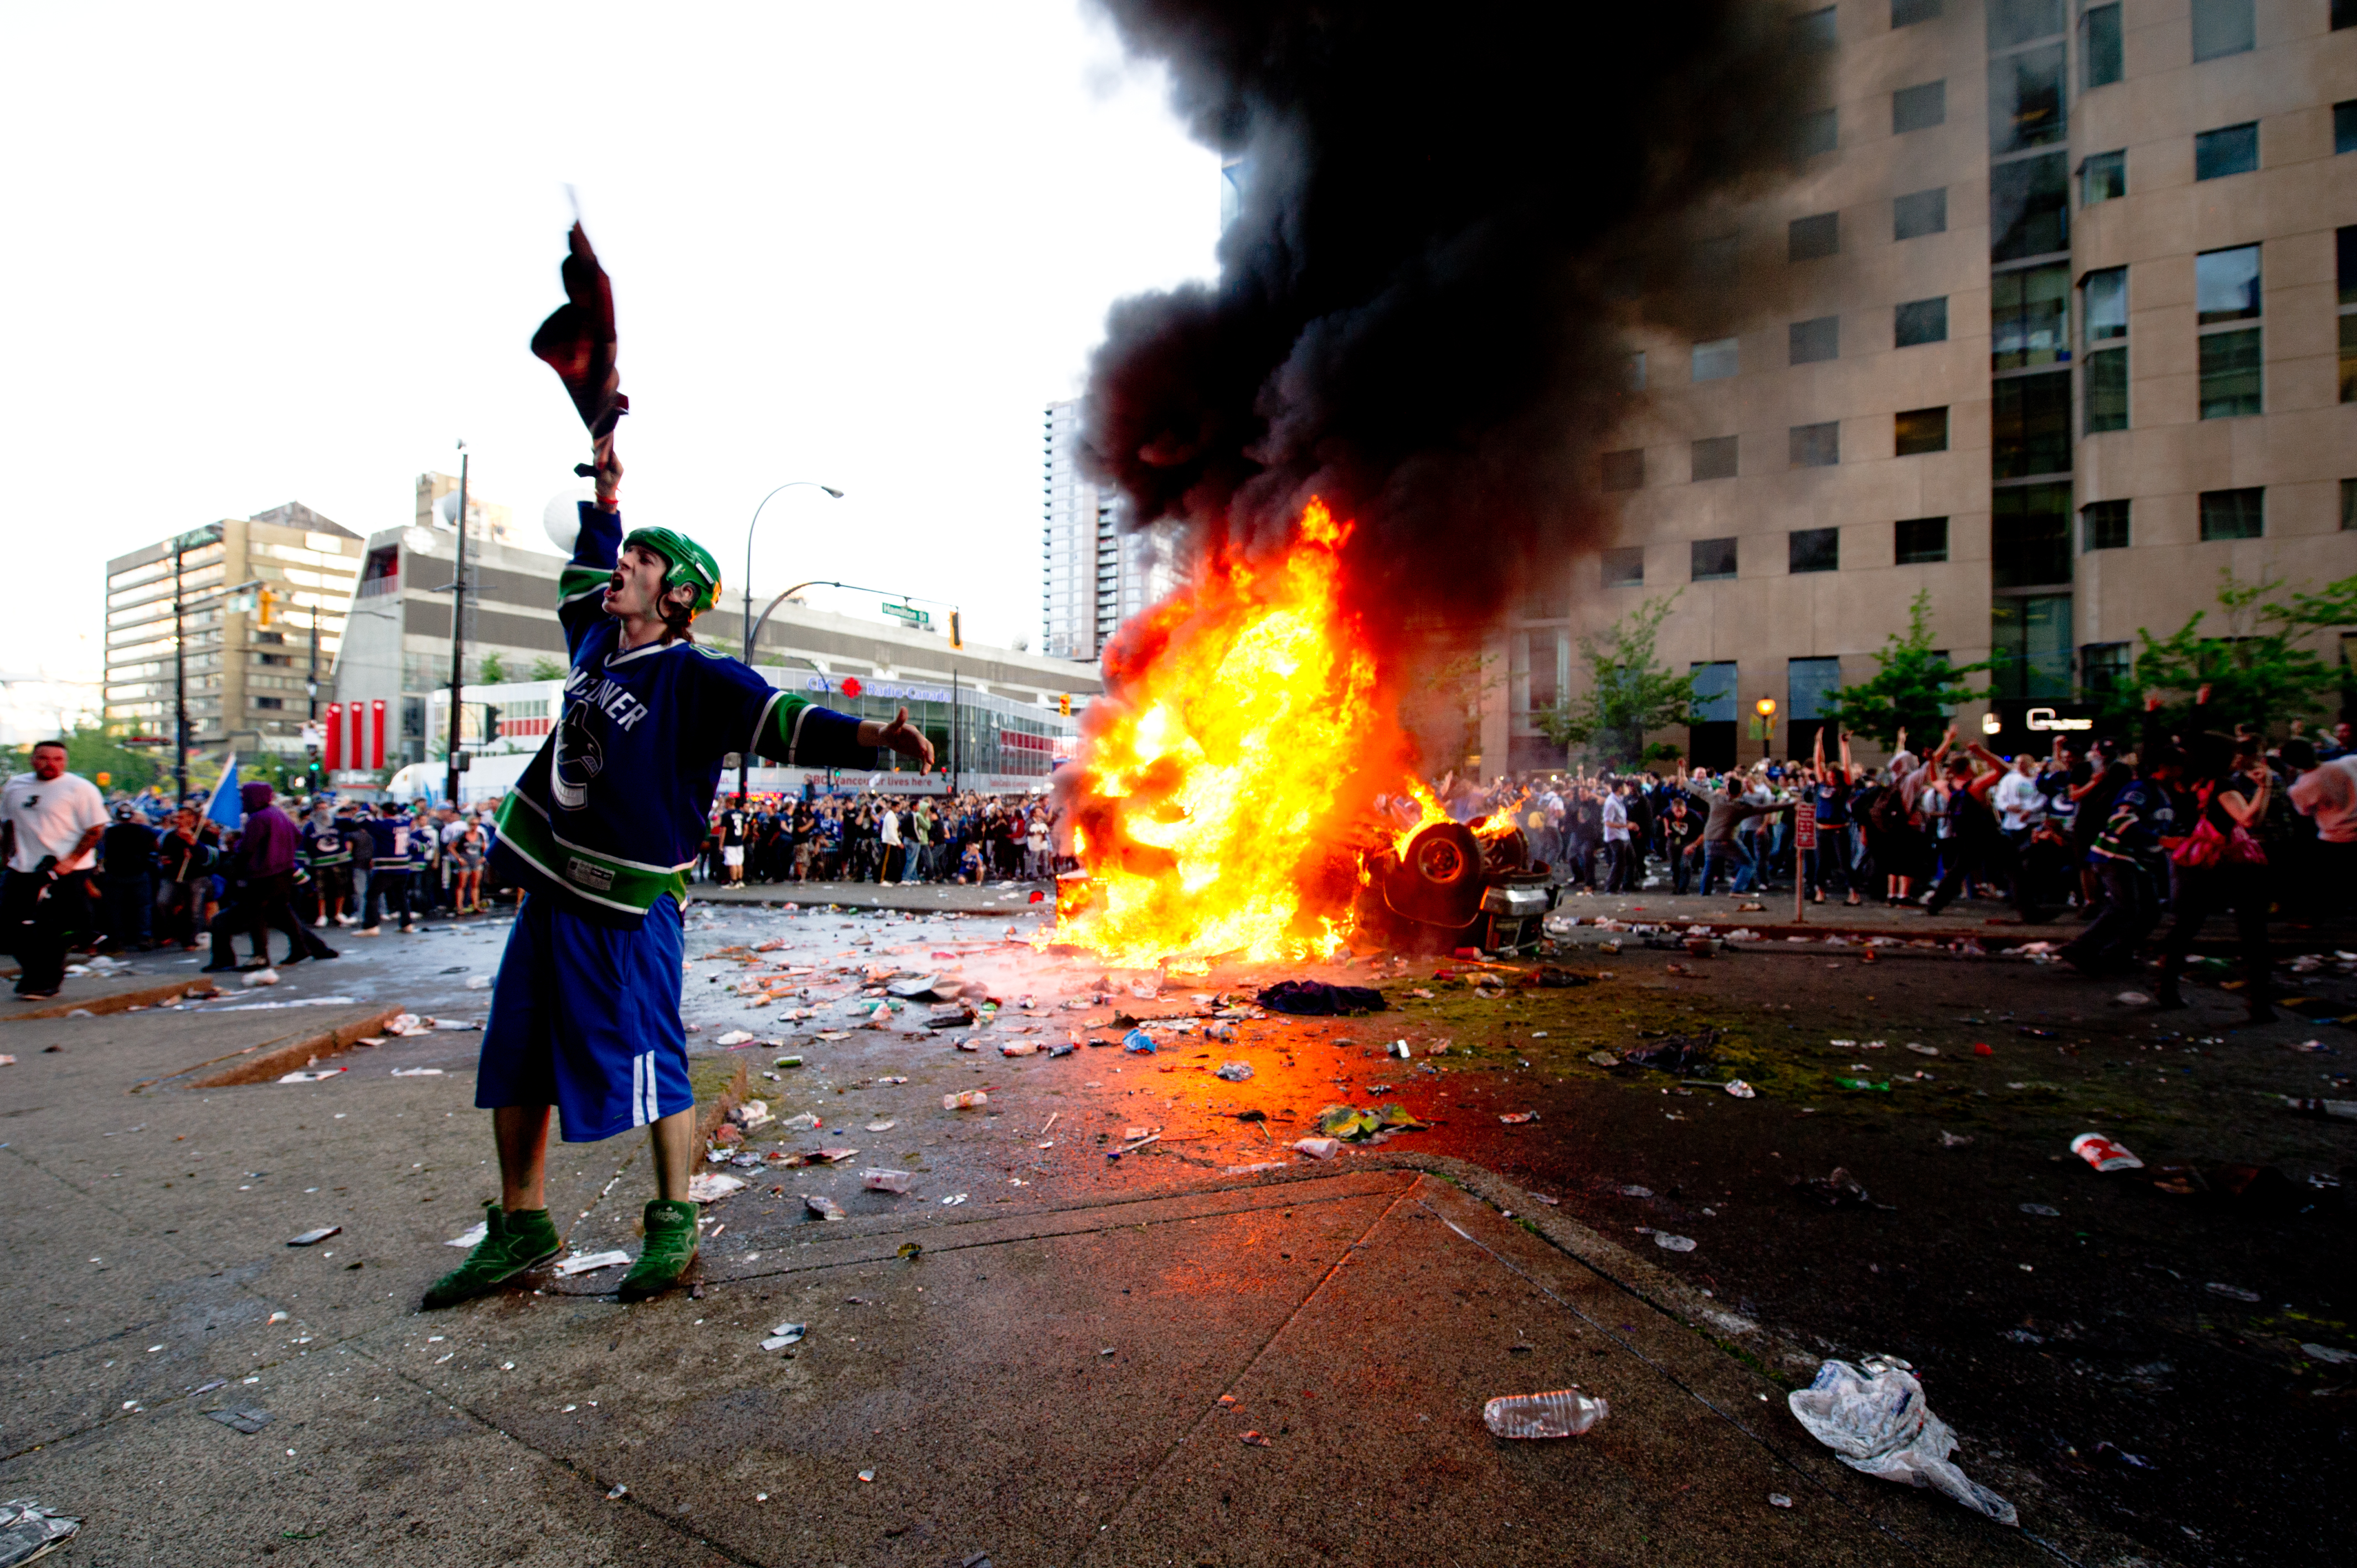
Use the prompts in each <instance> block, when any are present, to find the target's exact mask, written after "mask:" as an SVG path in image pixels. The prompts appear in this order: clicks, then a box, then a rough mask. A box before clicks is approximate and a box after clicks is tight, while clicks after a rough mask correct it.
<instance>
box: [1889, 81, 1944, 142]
mask: <svg viewBox="0 0 2357 1568" xmlns="http://www.w3.org/2000/svg"><path fill="white" fill-rule="evenodd" d="M1947 118H1948V84H1947V83H1946V82H1945V81H1927V82H1924V83H1922V84H1921V85H1920V86H1916V87H1902V88H1900V90H1899V91H1896V92H1894V93H1892V94H1891V95H1890V134H1892V135H1894V136H1903V135H1905V134H1907V133H1908V132H1910V131H1928V130H1930V129H1931V128H1932V126H1934V125H1939V124H1945V123H1946V122H1947Z"/></svg>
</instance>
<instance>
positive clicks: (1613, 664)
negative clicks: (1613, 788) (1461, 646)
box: [1531, 589, 1695, 767]
mask: <svg viewBox="0 0 2357 1568" xmlns="http://www.w3.org/2000/svg"><path fill="white" fill-rule="evenodd" d="M1679 592H1680V593H1683V592H1684V589H1680V590H1679ZM1677 600H1678V595H1677V594H1671V595H1669V596H1666V597H1664V598H1658V599H1647V600H1646V601H1645V602H1644V603H1643V604H1641V605H1640V606H1638V607H1636V608H1635V609H1633V610H1631V611H1630V612H1629V613H1628V614H1627V615H1625V616H1622V617H1621V618H1620V619H1619V620H1616V621H1614V622H1613V623H1612V624H1611V625H1610V626H1609V627H1607V628H1605V629H1604V632H1603V634H1602V635H1601V636H1595V637H1583V638H1581V639H1579V657H1580V660H1581V662H1583V663H1585V664H1586V665H1587V676H1588V679H1587V691H1585V692H1583V693H1581V694H1580V695H1579V696H1578V697H1577V698H1573V697H1571V696H1570V695H1569V694H1568V693H1566V695H1565V696H1564V697H1563V698H1561V699H1559V700H1558V701H1556V702H1555V703H1553V704H1552V705H1550V706H1547V707H1544V708H1534V709H1532V710H1531V722H1532V723H1533V724H1534V725H1538V727H1539V731H1540V733H1541V734H1543V735H1544V736H1546V737H1547V739H1548V740H1550V741H1552V742H1554V743H1555V745H1557V746H1562V747H1564V748H1565V749H1566V751H1568V750H1569V749H1570V748H1571V747H1573V746H1579V747H1581V748H1582V749H1584V750H1585V751H1587V753H1588V755H1589V757H1591V758H1592V759H1593V760H1595V761H1597V762H1598V763H1602V764H1605V765H1607V766H1613V767H1625V766H1628V765H1631V764H1633V763H1635V762H1637V761H1639V760H1641V759H1642V758H1645V757H1654V756H1656V755H1657V754H1659V753H1662V752H1663V751H1666V752H1667V753H1668V754H1669V755H1671V756H1675V755H1677V748H1676V747H1674V746H1670V747H1663V746H1655V747H1652V749H1651V750H1648V749H1647V747H1646V746H1645V732H1646V731H1647V730H1654V729H1663V728H1666V727H1668V726H1670V725H1691V724H1693V723H1695V714H1694V700H1695V690H1694V677H1693V676H1692V675H1679V674H1675V673H1673V672H1672V671H1671V670H1670V669H1669V667H1668V666H1666V665H1664V664H1663V663H1662V662H1661V660H1660V659H1659V658H1658V657H1657V656H1656V654H1655V652H1654V644H1655V642H1656V641H1657V640H1658V639H1659V638H1660V635H1661V629H1662V622H1663V620H1665V619H1667V618H1669V614H1670V610H1671V608H1672V607H1673V606H1674V605H1675V604H1676V603H1677Z"/></svg>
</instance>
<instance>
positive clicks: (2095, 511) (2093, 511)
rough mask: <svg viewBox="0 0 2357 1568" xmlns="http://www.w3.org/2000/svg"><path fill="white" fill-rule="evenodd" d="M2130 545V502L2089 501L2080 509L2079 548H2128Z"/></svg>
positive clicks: (2084, 549) (2082, 549)
mask: <svg viewBox="0 0 2357 1568" xmlns="http://www.w3.org/2000/svg"><path fill="white" fill-rule="evenodd" d="M2127 547H2128V503H2127V502H2126V501H2089V502H2088V503H2087V504H2086V505H2085V506H2083V507H2081V508H2080V509H2079V548H2080V550H2081V551H2082V552H2085V551H2089V550H2126V548H2127Z"/></svg>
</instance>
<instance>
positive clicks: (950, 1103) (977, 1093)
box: [942, 1089, 990, 1111]
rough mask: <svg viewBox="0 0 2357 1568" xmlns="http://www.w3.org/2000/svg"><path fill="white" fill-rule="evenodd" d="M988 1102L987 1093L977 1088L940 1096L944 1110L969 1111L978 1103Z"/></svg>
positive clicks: (985, 1103)
mask: <svg viewBox="0 0 2357 1568" xmlns="http://www.w3.org/2000/svg"><path fill="white" fill-rule="evenodd" d="M989 1103H990V1096H989V1094H988V1093H987V1092H985V1090H979V1089H969V1090H965V1091H963V1093H959V1094H944V1095H942V1110H944V1111H971V1110H973V1109H974V1107H976V1106H978V1105H987V1104H989Z"/></svg>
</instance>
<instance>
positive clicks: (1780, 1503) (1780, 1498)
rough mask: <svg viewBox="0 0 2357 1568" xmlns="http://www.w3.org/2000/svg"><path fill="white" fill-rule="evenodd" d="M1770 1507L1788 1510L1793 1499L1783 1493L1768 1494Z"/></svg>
mask: <svg viewBox="0 0 2357 1568" xmlns="http://www.w3.org/2000/svg"><path fill="white" fill-rule="evenodd" d="M1768 1506H1769V1507H1770V1508H1771V1509H1788V1508H1791V1507H1792V1498H1788V1497H1786V1496H1785V1495H1784V1494H1783V1493H1781V1492H1770V1493H1769V1494H1768Z"/></svg>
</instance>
